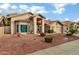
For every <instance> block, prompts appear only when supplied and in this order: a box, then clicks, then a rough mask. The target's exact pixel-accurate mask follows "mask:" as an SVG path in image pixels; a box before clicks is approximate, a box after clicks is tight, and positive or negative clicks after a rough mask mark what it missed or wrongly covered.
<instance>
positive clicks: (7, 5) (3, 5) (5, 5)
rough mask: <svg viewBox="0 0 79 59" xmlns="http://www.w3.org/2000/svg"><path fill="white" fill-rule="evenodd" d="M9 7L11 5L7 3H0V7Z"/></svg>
mask: <svg viewBox="0 0 79 59" xmlns="http://www.w3.org/2000/svg"><path fill="white" fill-rule="evenodd" d="M10 7H11V6H10V4H8V3H6V4H2V5H0V9H9V8H10Z"/></svg>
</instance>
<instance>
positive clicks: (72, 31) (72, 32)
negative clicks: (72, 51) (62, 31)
mask: <svg viewBox="0 0 79 59" xmlns="http://www.w3.org/2000/svg"><path fill="white" fill-rule="evenodd" d="M69 32H70V33H71V34H74V33H77V32H78V30H77V29H70V30H69Z"/></svg>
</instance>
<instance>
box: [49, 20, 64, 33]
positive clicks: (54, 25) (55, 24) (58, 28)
mask: <svg viewBox="0 0 79 59" xmlns="http://www.w3.org/2000/svg"><path fill="white" fill-rule="evenodd" d="M52 29H53V30H54V32H55V33H63V24H62V23H61V22H60V21H52V22H51V23H50V30H52Z"/></svg>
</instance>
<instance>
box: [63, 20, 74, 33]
mask: <svg viewBox="0 0 79 59" xmlns="http://www.w3.org/2000/svg"><path fill="white" fill-rule="evenodd" d="M62 23H63V32H64V33H67V32H68V30H69V29H70V27H71V26H72V23H73V22H71V21H64V22H62Z"/></svg>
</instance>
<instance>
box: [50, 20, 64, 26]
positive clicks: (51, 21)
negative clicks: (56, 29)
mask: <svg viewBox="0 0 79 59" xmlns="http://www.w3.org/2000/svg"><path fill="white" fill-rule="evenodd" d="M55 22H56V23H59V24H60V25H62V26H63V24H62V22H60V21H51V23H55Z"/></svg>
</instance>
